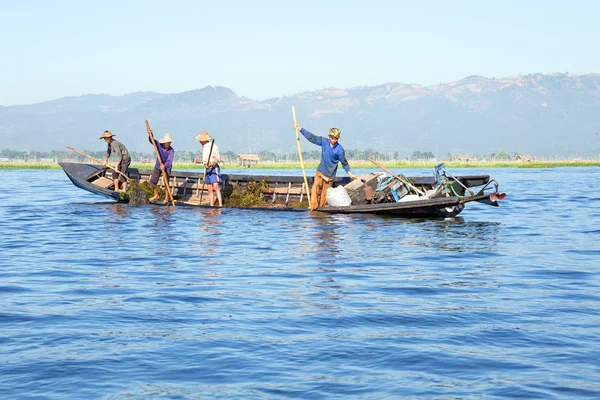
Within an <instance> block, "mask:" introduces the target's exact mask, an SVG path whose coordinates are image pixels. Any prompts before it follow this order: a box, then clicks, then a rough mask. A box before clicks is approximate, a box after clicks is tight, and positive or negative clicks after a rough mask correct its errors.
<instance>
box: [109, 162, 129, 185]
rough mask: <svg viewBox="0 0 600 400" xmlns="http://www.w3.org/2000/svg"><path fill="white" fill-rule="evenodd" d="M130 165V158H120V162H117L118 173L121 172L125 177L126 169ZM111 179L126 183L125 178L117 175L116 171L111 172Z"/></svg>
mask: <svg viewBox="0 0 600 400" xmlns="http://www.w3.org/2000/svg"><path fill="white" fill-rule="evenodd" d="M130 164H131V158H122V159H121V161H120V162H119V165H117V169H118V170H119V171H121V172H122V173H124V174H125V175H127V168H129V165H130ZM112 178H113V179H119V181H120V182H127V179H125V177H124V176H123V175H121V174H118V173H117V172H116V171H113V172H112Z"/></svg>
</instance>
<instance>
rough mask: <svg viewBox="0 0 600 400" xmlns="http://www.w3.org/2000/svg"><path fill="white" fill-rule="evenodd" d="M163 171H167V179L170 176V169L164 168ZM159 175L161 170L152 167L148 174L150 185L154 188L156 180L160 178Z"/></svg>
mask: <svg viewBox="0 0 600 400" xmlns="http://www.w3.org/2000/svg"><path fill="white" fill-rule="evenodd" d="M165 172H166V173H167V179H169V178H170V176H171V170H170V169H166V170H165ZM161 176H162V171H161V170H160V169H158V168H154V170H153V171H152V175H151V176H150V186H152V187H153V188H155V187H156V185H157V184H158V180H159V179H160V177H161Z"/></svg>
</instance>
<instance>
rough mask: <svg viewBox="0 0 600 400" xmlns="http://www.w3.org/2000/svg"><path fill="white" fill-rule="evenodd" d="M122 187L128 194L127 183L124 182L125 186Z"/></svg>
mask: <svg viewBox="0 0 600 400" xmlns="http://www.w3.org/2000/svg"><path fill="white" fill-rule="evenodd" d="M121 187H122V188H123V191H124V192H126V191H127V182H123V185H122V186H121Z"/></svg>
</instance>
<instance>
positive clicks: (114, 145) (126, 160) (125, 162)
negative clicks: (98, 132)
mask: <svg viewBox="0 0 600 400" xmlns="http://www.w3.org/2000/svg"><path fill="white" fill-rule="evenodd" d="M113 136H115V135H113V134H112V133H111V132H110V131H104V133H103V134H102V136H100V140H102V139H104V141H105V142H106V143H108V149H107V150H106V158H105V159H104V162H103V163H102V164H103V165H104V166H106V165H108V159H109V157H110V155H111V154H115V155H116V156H117V163H116V165H115V170H114V171H113V173H112V177H113V180H114V183H115V191H116V192H118V191H119V182H122V183H123V186H122V187H121V191H123V192H126V191H127V180H126V179H125V176H126V175H127V168H129V165H130V164H131V157H130V156H129V151H127V147H125V145H124V144H123V143H121V142H119V141H118V140H115V139H113ZM116 171H119V172H121V174H119V173H118V172H116Z"/></svg>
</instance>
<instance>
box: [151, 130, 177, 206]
mask: <svg viewBox="0 0 600 400" xmlns="http://www.w3.org/2000/svg"><path fill="white" fill-rule="evenodd" d="M146 131H147V132H148V136H150V139H151V140H150V141H151V142H152V146H154V151H155V152H156V158H157V159H158V163H159V165H160V170H161V172H162V177H163V181H165V188H166V189H167V193H168V194H169V199H170V200H171V204H173V205H175V200H173V194H172V193H171V188H170V187H169V178H168V177H167V173H166V171H165V165H164V164H163V162H162V159H161V158H160V153H159V152H158V147H156V142H155V141H154V135H153V134H152V129H150V124H149V123H148V120H146Z"/></svg>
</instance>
